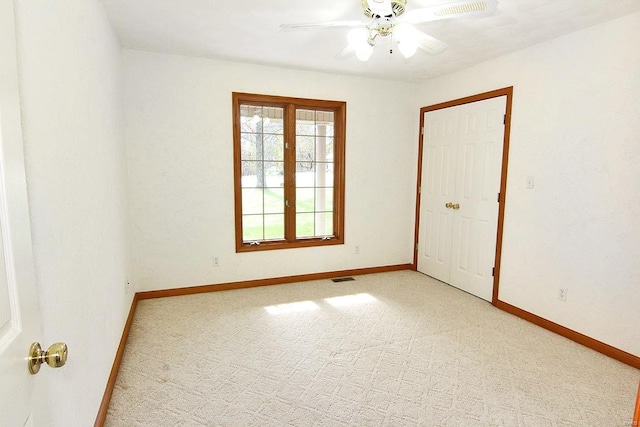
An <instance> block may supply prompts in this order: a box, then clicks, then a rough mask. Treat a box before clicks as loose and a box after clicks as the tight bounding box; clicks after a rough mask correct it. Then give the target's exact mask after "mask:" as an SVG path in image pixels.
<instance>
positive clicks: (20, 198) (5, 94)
mask: <svg viewBox="0 0 640 427" xmlns="http://www.w3.org/2000/svg"><path fill="white" fill-rule="evenodd" d="M14 28H15V27H14V11H13V2H12V1H4V0H3V1H0V58H2V60H1V61H0V234H2V238H1V239H0V325H1V326H0V378H2V381H0V403H1V404H2V411H0V425H2V426H23V425H25V423H26V422H27V420H28V419H30V420H31V421H33V417H31V418H30V414H31V413H32V412H36V413H38V414H39V415H40V416H41V417H42V416H46V410H45V409H44V406H37V407H36V406H35V405H44V404H42V403H41V402H42V401H43V400H45V399H38V400H35V399H34V390H35V389H36V387H38V390H39V391H40V392H45V390H43V387H44V385H43V380H42V379H40V378H41V377H42V375H40V376H39V377H36V376H34V375H31V374H29V372H28V370H27V362H26V356H27V353H28V351H29V346H30V345H31V342H32V341H37V340H39V337H40V317H39V311H38V296H37V293H36V281H35V270H34V263H33V248H32V244H31V229H30V225H29V209H28V204H27V188H26V179H25V169H24V154H23V146H22V129H21V118H20V101H19V95H18V73H17V63H16V39H15V29H14ZM37 424H39V425H46V424H47V420H46V419H43V418H40V419H38V420H37Z"/></svg>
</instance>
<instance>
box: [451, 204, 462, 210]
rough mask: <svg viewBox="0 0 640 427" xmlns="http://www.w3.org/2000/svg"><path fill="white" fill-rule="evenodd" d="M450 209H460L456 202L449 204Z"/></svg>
mask: <svg viewBox="0 0 640 427" xmlns="http://www.w3.org/2000/svg"><path fill="white" fill-rule="evenodd" d="M451 208H452V209H455V210H458V209H460V205H459V204H458V203H456V204H454V205H452V206H451Z"/></svg>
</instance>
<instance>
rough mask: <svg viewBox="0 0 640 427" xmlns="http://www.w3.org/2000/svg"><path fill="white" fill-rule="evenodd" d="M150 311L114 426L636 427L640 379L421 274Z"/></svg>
mask: <svg viewBox="0 0 640 427" xmlns="http://www.w3.org/2000/svg"><path fill="white" fill-rule="evenodd" d="M355 279H356V280H355V281H352V282H342V283H333V282H331V281H330V280H321V281H312V282H304V283H296V284H289V285H278V286H269V287H262V288H253V289H242V290H234V291H225V292H214V293H208V294H199V295H192V296H182V297H173V298H164V299H156V300H145V301H141V302H140V303H139V305H138V309H137V311H136V314H135V318H134V321H133V325H132V329H131V333H130V336H129V339H128V342H127V347H126V351H125V355H124V358H123V361H122V364H121V366H120V372H119V374H118V378H117V382H116V386H115V391H114V393H113V397H112V400H111V405H110V407H109V411H108V415H107V421H106V426H108V427H115V426H127V427H129V426H505V427H507V426H508V427H511V426H514V427H515V426H518V427H520V426H522V427H524V426H535V427H539V426H576V427H578V426H580V427H585V426H588V427H609V426H611V427H618V426H619V427H624V426H629V425H630V424H631V418H632V416H633V408H634V403H635V396H636V391H637V386H638V381H639V380H640V371H639V370H637V369H634V368H631V367H629V366H627V365H624V364H622V363H620V362H617V361H615V360H613V359H610V358H608V357H606V356H603V355H601V354H599V353H597V352H594V351H592V350H589V349H587V348H585V347H583V346H581V345H578V344H576V343H574V342H572V341H569V340H567V339H565V338H562V337H560V336H558V335H555V334H553V333H551V332H548V331H546V330H544V329H541V328H539V327H537V326H535V325H532V324H530V323H528V322H526V321H523V320H521V319H519V318H516V317H514V316H511V315H509V314H507V313H505V312H502V311H500V310H498V309H496V308H494V307H492V306H491V305H490V304H489V303H487V302H485V301H482V300H480V299H478V298H475V297H473V296H470V295H468V294H466V293H464V292H461V291H459V290H457V289H455V288H452V287H450V286H448V285H445V284H443V283H440V282H438V281H436V280H433V279H431V278H429V277H427V276H424V275H422V274H420V273H416V272H412V271H400V272H392V273H383V274H373V275H366V276H355Z"/></svg>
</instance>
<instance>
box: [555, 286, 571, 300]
mask: <svg viewBox="0 0 640 427" xmlns="http://www.w3.org/2000/svg"><path fill="white" fill-rule="evenodd" d="M567 292H569V288H558V299H559V300H560V301H564V302H567Z"/></svg>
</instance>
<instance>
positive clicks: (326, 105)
mask: <svg viewBox="0 0 640 427" xmlns="http://www.w3.org/2000/svg"><path fill="white" fill-rule="evenodd" d="M232 99H233V163H234V196H235V233H236V252H254V251H263V250H272V249H288V248H303V247H311V246H329V245H341V244H344V193H345V142H346V122H347V119H346V112H347V104H346V102H344V101H327V100H317V99H306V98H290V97H284V96H273V95H259V94H251V93H240V92H233V93H232ZM241 105H255V106H266V107H279V108H283V109H284V140H285V143H287V144H289V148H288V149H285V153H284V157H285V159H284V162H285V166H284V197H285V199H286V200H288V201H289V205H288V206H285V208H284V209H285V229H284V235H285V238H284V239H278V240H260V241H258V242H259V243H258V244H256V243H254V242H249V241H244V240H243V238H242V158H241V123H240V120H241V112H240V106H241ZM296 109H312V110H316V111H331V112H333V113H334V158H333V162H334V183H333V191H334V194H333V235H331V236H321V237H301V238H296V237H295V232H296V222H295V217H296V182H295V180H296V168H295V164H296V157H295V155H296V150H295V146H296Z"/></svg>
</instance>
